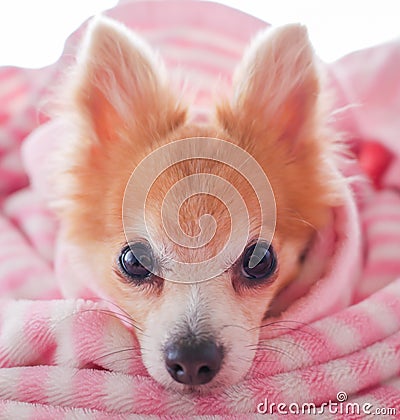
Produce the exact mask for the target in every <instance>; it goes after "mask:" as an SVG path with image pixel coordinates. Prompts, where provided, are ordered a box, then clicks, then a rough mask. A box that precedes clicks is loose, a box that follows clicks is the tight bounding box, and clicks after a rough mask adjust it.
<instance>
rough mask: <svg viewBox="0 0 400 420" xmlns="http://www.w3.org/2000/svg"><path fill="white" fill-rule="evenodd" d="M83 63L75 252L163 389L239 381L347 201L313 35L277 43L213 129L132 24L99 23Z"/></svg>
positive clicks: (247, 58) (260, 56)
mask: <svg viewBox="0 0 400 420" xmlns="http://www.w3.org/2000/svg"><path fill="white" fill-rule="evenodd" d="M78 61H79V62H78V65H77V66H76V70H75V71H74V73H73V76H72V77H71V85H69V89H70V93H71V95H72V98H71V100H70V105H71V106H70V109H69V111H68V112H67V113H66V114H65V117H66V118H68V119H69V121H70V122H71V123H72V126H73V127H74V138H72V139H71V141H70V143H69V144H68V151H66V152H65V155H64V156H63V158H62V162H63V163H62V166H63V171H62V175H61V178H60V185H62V188H61V189H60V190H61V192H60V198H61V200H60V205H59V214H60V219H61V222H62V225H63V227H64V229H65V230H66V231H67V234H68V240H70V241H71V242H72V243H74V244H75V246H76V247H78V248H79V250H80V259H81V261H82V262H83V263H84V264H85V265H86V266H89V267H90V269H91V272H92V273H93V276H94V278H95V281H96V284H97V286H96V288H97V290H99V291H100V292H99V293H100V294H101V296H103V297H107V298H108V299H110V300H112V301H113V302H114V303H116V304H117V305H118V306H119V307H120V308H122V309H123V310H124V311H125V312H126V313H128V314H129V316H130V317H131V318H132V319H133V321H134V323H135V325H136V327H137V336H138V339H139V342H140V346H141V353H142V357H143V361H144V364H145V366H146V367H147V369H148V371H149V372H150V374H151V375H152V376H153V377H154V378H155V379H156V380H157V381H159V382H160V383H162V384H165V385H169V386H170V385H172V384H173V385H174V386H177V387H182V386H183V387H189V388H191V389H192V388H193V387H197V388H200V389H202V388H203V387H201V385H203V384H208V383H209V384H210V385H227V384H230V383H234V382H236V381H238V380H239V379H240V378H242V377H243V376H244V375H245V374H246V372H247V371H248V369H249V367H250V365H251V362H252V360H253V356H254V352H255V349H256V346H257V341H258V337H259V329H260V326H261V325H262V323H263V320H264V319H265V316H266V314H267V312H268V309H269V307H270V305H271V302H272V301H273V299H274V297H276V295H277V294H278V292H279V291H280V290H282V289H283V288H284V287H285V286H286V285H288V284H289V283H290V282H291V281H292V280H293V279H295V278H296V276H297V275H298V273H299V271H300V270H301V265H302V259H303V258H304V255H305V253H306V251H307V247H308V246H309V244H310V241H312V239H313V235H314V234H315V232H316V231H318V229H320V228H321V227H322V226H323V225H324V224H325V223H326V221H327V219H328V217H329V213H330V209H331V208H332V206H333V205H334V204H335V199H336V198H337V175H336V173H335V171H334V170H332V166H331V164H330V160H331V154H332V140H331V139H330V138H329V135H328V131H327V130H326V127H325V121H324V118H323V113H322V110H321V100H320V82H319V77H318V72H317V69H316V64H315V61H314V55H313V51H312V48H311V46H310V44H309V41H308V37H307V33H306V30H305V28H304V27H302V26H300V25H289V26H286V27H282V28H278V29H275V30H270V31H268V32H264V33H261V34H260V35H259V36H258V37H257V38H256V39H255V40H254V41H253V43H252V44H251V45H250V47H249V49H248V50H247V52H246V54H245V55H244V57H243V60H242V62H241V64H240V66H239V68H238V70H237V73H236V79H235V82H234V94H233V97H232V99H231V100H226V99H225V100H224V99H221V101H220V103H219V104H217V105H216V112H215V120H214V121H213V122H210V123H209V124H206V125H196V124H194V123H192V122H190V121H189V122H188V121H187V118H186V108H185V106H184V105H183V104H182V103H181V102H180V100H179V99H178V96H177V95H176V94H175V90H176V89H173V88H172V87H171V86H170V83H169V82H168V79H167V78H166V75H165V72H164V67H163V65H162V63H161V62H160V60H159V59H158V58H157V57H156V55H155V54H154V53H153V52H152V51H151V50H150V48H149V47H148V46H147V45H146V44H145V43H144V42H143V41H142V40H140V39H139V38H137V37H136V36H135V35H133V34H132V33H130V32H129V31H128V30H127V29H126V28H124V27H122V26H120V25H119V24H116V23H114V22H112V21H109V20H107V19H101V20H98V21H97V22H96V23H94V24H92V25H91V28H90V30H89V35H88V36H87V41H86V44H85V45H84V47H83V50H82V54H81V56H80V58H79V60H78ZM182 139H189V140H188V141H184V142H182ZM232 162H234V164H232ZM257 174H261V175H260V176H259V177H258V178H257V176H258V175H257ZM263 176H264V177H265V179H264V178H263ZM252 179H255V181H254V183H253V182H252ZM257 179H258V180H261V181H260V183H259V184H258V185H255V184H257V182H258V181H257ZM149 180H151V181H152V182H151V183H149ZM265 180H267V181H265ZM263 188H265V189H266V191H267V192H268V194H267V195H265V191H264V192H263V191H261V189H263ZM272 193H273V194H272ZM144 208H145V210H143V209H144ZM265 209H266V210H265ZM143 211H144V212H145V216H146V217H145V218H143V217H142V213H143ZM221 255H222V257H220V256H221ZM218 257H220V258H218ZM181 384H183V385H181Z"/></svg>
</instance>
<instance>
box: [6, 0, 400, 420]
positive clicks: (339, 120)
mask: <svg viewBox="0 0 400 420" xmlns="http://www.w3.org/2000/svg"><path fill="white" fill-rule="evenodd" d="M107 14H108V15H109V16H110V17H113V18H115V19H117V20H120V21H122V22H123V23H125V24H127V25H128V26H129V27H131V28H133V29H134V30H136V31H138V32H139V33H141V35H143V36H144V37H146V38H147V39H148V40H149V42H150V43H151V44H153V45H154V46H157V47H159V49H160V52H161V54H162V56H163V58H165V61H166V63H167V65H168V67H170V68H176V67H179V68H180V69H181V72H182V73H184V74H185V76H187V77H186V78H187V81H188V85H189V86H191V88H192V90H193V92H196V95H197V101H196V105H197V106H198V109H197V110H196V112H197V113H202V112H206V111H205V110H206V108H207V105H208V103H209V102H210V101H211V99H212V93H210V86H214V85H215V86H216V85H217V84H218V81H220V80H222V81H223V83H222V84H224V83H225V82H226V84H227V85H229V82H230V78H231V71H232V69H233V68H234V65H235V64H236V63H237V62H238V60H239V59H240V57H241V54H242V52H243V48H244V46H245V45H246V44H247V42H248V41H249V40H250V38H251V37H252V36H253V35H255V33H257V31H258V30H260V29H262V28H264V27H265V26H266V24H265V23H264V22H262V21H260V20H258V19H256V18H253V17H251V16H248V15H245V14H243V13H240V12H238V11H235V10H233V9H229V8H227V7H224V6H222V5H218V4H213V3H208V2H207V3H206V2H204V3H203V2H194V1H193V2H180V1H172V0H171V1H167V2H163V1H160V2H157V1H154V2H150V3H149V2H145V1H143V2H142V1H138V2H124V3H122V4H120V5H119V6H117V7H116V8H114V9H112V10H111V11H109V12H107ZM239 26H240V28H241V30H240V31H237V28H238V27H239ZM238 32H240V33H238ZM82 33H83V27H82V28H80V29H79V30H78V31H77V32H76V33H74V34H73V35H72V36H71V37H70V38H69V40H68V42H67V44H66V47H65V52H64V54H63V56H62V57H61V58H60V60H59V61H58V62H57V63H55V64H54V65H52V66H49V67H47V68H44V69H40V70H26V69H17V68H0V104H1V107H0V303H1V304H0V419H3V418H4V419H9V418H18V419H30V418H35V419H48V418H52V419H65V418H68V419H74V418H76V419H78V418H79V419H81V418H88V419H92V418H93V419H136V418H138V419H147V418H149V419H151V418H159V416H162V417H163V418H171V419H173V418H174V419H180V418H187V416H192V417H193V418H196V416H200V417H201V416H207V417H206V418H226V419H230V418H231V419H235V418H237V419H243V418H249V419H251V418H259V417H260V416H262V414H261V412H262V409H263V408H265V404H266V401H267V402H269V403H276V404H279V403H284V404H287V405H289V404H298V405H301V404H315V406H316V407H321V405H323V404H325V403H327V402H329V401H333V402H335V401H336V402H337V401H340V398H342V397H343V396H344V399H343V400H342V402H343V403H352V404H359V406H362V404H369V405H370V406H371V407H370V410H371V413H372V414H374V413H375V414H376V413H378V411H379V409H388V408H391V409H396V410H397V415H400V405H399V404H400V140H399V136H400V134H399V133H400V122H399V121H400V120H399V119H398V118H397V115H399V113H400V91H399V89H394V88H393V86H394V85H395V84H396V83H397V84H398V80H397V79H398V76H397V75H398V74H400V53H399V51H400V40H397V41H393V42H391V43H387V44H384V45H380V46H377V47H374V48H371V49H368V50H365V51H360V52H357V53H354V54H350V55H349V56H348V57H344V58H343V59H341V60H339V61H337V62H335V63H332V64H325V65H324V67H325V68H326V73H327V81H328V84H329V86H330V88H331V90H332V91H333V92H334V93H335V94H336V97H337V103H336V108H338V109H340V110H341V111H340V112H337V113H335V114H333V117H332V118H333V121H332V124H333V125H334V126H335V127H336V128H337V129H338V130H339V131H341V132H343V133H345V134H344V135H345V137H346V138H347V139H348V141H349V143H350V144H351V147H352V150H353V152H354V154H355V156H356V157H357V162H355V163H354V167H353V168H352V169H351V172H352V174H353V173H356V174H358V175H360V174H361V175H362V176H364V177H365V178H366V179H369V180H370V182H369V183H368V182H365V181H363V182H362V183H358V184H355V185H354V187H353V188H352V190H351V191H349V192H348V194H347V196H346V197H345V201H346V204H345V206H343V207H342V208H340V209H338V210H337V211H336V212H335V214H334V221H333V228H332V229H333V230H332V235H331V240H332V241H333V242H334V243H335V247H334V252H332V253H331V254H328V253H327V254H326V255H325V258H327V259H328V260H329V261H328V263H327V264H326V268H325V269H324V270H323V271H322V272H321V275H320V278H319V280H318V281H317V282H315V283H314V284H312V285H311V287H310V289H309V290H307V291H306V293H300V291H298V290H295V289H293V290H291V291H289V292H290V293H293V296H295V297H296V299H295V301H294V303H293V304H292V305H290V306H289V307H288V308H287V309H286V310H285V311H284V312H283V313H282V314H281V315H279V316H276V317H274V318H271V320H270V322H269V323H268V325H267V326H265V327H263V328H262V330H261V338H260V345H259V349H258V351H257V354H256V356H255V360H254V364H253V366H252V368H251V371H250V372H249V373H248V375H247V376H246V378H244V380H242V381H241V382H240V383H238V384H236V385H234V386H230V387H228V388H226V389H219V390H215V392H214V393H213V394H212V395H187V394H182V395H180V394H178V393H176V392H173V391H171V390H169V389H164V388H163V387H161V386H160V385H159V384H158V383H156V382H155V381H154V380H153V379H152V378H151V377H150V376H149V374H148V373H147V371H146V369H145V367H144V366H143V364H142V362H141V357H140V351H139V348H138V343H137V340H136V337H135V329H134V327H133V326H132V324H131V322H130V320H129V319H128V318H127V317H126V316H125V315H124V314H122V313H121V312H120V311H117V310H116V308H115V307H113V305H112V304H110V302H105V301H100V300H95V299H87V297H88V296H90V294H89V293H86V291H85V290H83V289H82V288H81V286H80V285H82V284H86V283H82V282H81V280H80V278H79V275H80V274H79V272H78V271H77V270H75V271H74V267H73V264H71V263H70V261H71V260H70V257H71V255H70V253H69V252H70V251H69V250H68V247H67V246H66V245H65V244H64V243H63V239H62V235H60V232H59V227H58V224H57V221H56V220H55V217H54V215H53V214H52V212H51V210H50V209H49V207H48V206H47V200H48V198H49V196H50V195H51V188H52V185H51V182H52V178H51V165H50V163H49V162H50V160H51V159H50V157H51V154H52V152H53V151H54V150H55V149H56V148H57V147H58V145H59V144H60V142H62V141H63V122H62V121H61V120H58V119H52V120H49V119H48V117H46V116H44V115H43V114H44V113H42V112H40V109H41V105H40V104H42V103H43V101H45V100H46V99H45V98H47V97H48V93H49V91H51V89H52V87H54V86H55V85H56V84H57V83H58V82H59V80H60V74H62V73H63V71H64V70H65V66H66V65H68V63H70V62H71V57H73V55H74V53H75V47H76V45H77V43H78V41H79V39H80V37H81V35H82ZM182 34H184V35H183V36H184V37H185V42H180V41H179V39H180V38H179V37H182ZM217 55H218V56H219V57H220V59H219V60H215V57H216V56H217ZM382 110H384V111H385V112H382ZM27 136H28V137H27ZM21 145H22V155H21ZM28 179H29V181H28ZM322 245H323V244H322V243H320V244H316V247H319V246H322ZM312 263H313V262H312V260H311V261H309V264H312ZM60 273H62V274H63V275H61V274H60ZM66 284H68V287H66ZM67 289H68V290H67ZM66 292H68V295H69V296H73V297H74V298H73V299H65V298H64V297H63V296H65V294H66ZM289 292H288V293H289ZM82 298H85V299H82ZM392 414H393V412H392ZM270 417H271V418H282V417H281V416H279V415H278V414H277V413H276V412H275V414H272V415H271V416H270ZM364 417H367V414H366V413H363V412H361V413H360V414H354V415H353V416H349V415H346V416H345V415H342V414H340V413H336V414H335V413H332V412H328V411H326V412H325V415H324V418H327V419H329V418H364ZM285 418H298V416H296V415H294V414H293V413H292V414H291V413H289V414H288V415H285ZM302 418H307V416H302ZM308 418H316V416H315V415H309V416H308ZM377 418H379V417H377Z"/></svg>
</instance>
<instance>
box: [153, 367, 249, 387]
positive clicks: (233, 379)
mask: <svg viewBox="0 0 400 420" xmlns="http://www.w3.org/2000/svg"><path fill="white" fill-rule="evenodd" d="M145 366H146V363H145ZM146 369H147V371H148V373H149V374H150V376H151V377H152V378H153V379H154V380H155V381H156V382H158V383H159V384H160V385H161V386H162V387H164V388H166V389H168V390H173V391H176V392H179V393H182V394H191V395H207V394H210V393H215V392H217V391H218V390H224V389H226V388H227V387H229V386H232V385H235V384H237V383H238V382H240V381H241V380H243V379H244V378H245V376H246V374H247V371H246V372H243V374H239V372H237V371H236V372H235V374H234V375H230V374H229V372H228V369H227V370H226V371H224V370H221V372H219V373H218V374H217V375H216V377H215V378H213V379H212V380H211V381H210V382H208V383H206V384H202V385H185V384H182V383H179V382H177V381H175V380H174V379H172V378H171V376H169V374H168V372H167V371H166V370H164V369H161V368H160V369H159V370H158V369H155V368H154V365H153V366H152V368H151V367H147V366H146Z"/></svg>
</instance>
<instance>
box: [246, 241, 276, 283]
mask: <svg viewBox="0 0 400 420" xmlns="http://www.w3.org/2000/svg"><path fill="white" fill-rule="evenodd" d="M276 266H277V260H276V256H275V252H274V250H273V248H272V245H269V244H268V243H266V242H257V243H255V244H253V245H251V246H249V247H248V248H247V249H246V251H245V252H244V254H243V264H242V272H243V275H244V276H245V277H247V278H248V279H264V278H267V277H270V276H271V275H272V274H274V273H275V270H276Z"/></svg>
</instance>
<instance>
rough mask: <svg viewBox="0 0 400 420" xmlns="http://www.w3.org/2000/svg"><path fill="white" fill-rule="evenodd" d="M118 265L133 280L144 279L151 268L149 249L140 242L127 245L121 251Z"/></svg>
mask: <svg viewBox="0 0 400 420" xmlns="http://www.w3.org/2000/svg"><path fill="white" fill-rule="evenodd" d="M119 265H120V267H121V270H122V271H123V274H125V275H126V276H128V277H130V278H132V279H134V280H141V279H144V278H146V277H148V276H150V275H151V273H152V270H153V265H154V262H153V255H152V252H151V249H150V248H149V247H148V246H147V245H145V244H142V243H136V244H131V245H128V246H126V247H125V248H124V249H123V250H122V251H121V254H120V256H119Z"/></svg>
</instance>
